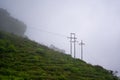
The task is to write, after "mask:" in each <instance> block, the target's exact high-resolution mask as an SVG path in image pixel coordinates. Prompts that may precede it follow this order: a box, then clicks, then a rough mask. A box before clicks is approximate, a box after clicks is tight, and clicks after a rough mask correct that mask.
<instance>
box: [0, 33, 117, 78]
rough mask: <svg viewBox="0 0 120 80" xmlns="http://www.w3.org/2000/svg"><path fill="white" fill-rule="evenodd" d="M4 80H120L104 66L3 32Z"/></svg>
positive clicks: (0, 64) (0, 69)
mask: <svg viewBox="0 0 120 80" xmlns="http://www.w3.org/2000/svg"><path fill="white" fill-rule="evenodd" d="M0 80H117V77H116V76H114V75H113V74H112V73H110V72H109V71H107V70H105V69H103V68H102V67H101V66H92V65H90V64H87V63H86V62H84V61H81V60H79V59H73V58H72V57H71V56H70V55H66V54H64V53H60V52H57V51H54V50H52V49H49V48H48V47H46V46H43V45H40V44H38V43H36V42H34V41H31V40H29V39H27V38H22V37H19V36H16V35H14V34H9V33H5V32H0Z"/></svg>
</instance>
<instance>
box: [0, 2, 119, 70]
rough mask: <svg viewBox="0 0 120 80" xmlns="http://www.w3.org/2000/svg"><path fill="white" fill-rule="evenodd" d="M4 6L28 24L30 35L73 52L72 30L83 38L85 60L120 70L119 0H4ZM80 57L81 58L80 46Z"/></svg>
mask: <svg viewBox="0 0 120 80" xmlns="http://www.w3.org/2000/svg"><path fill="white" fill-rule="evenodd" d="M0 8H4V9H6V10H7V11H8V12H10V13H11V15H12V16H14V17H16V18H18V19H19V20H21V21H23V22H24V23H25V24H26V25H27V31H26V35H27V36H28V37H29V38H30V39H32V40H35V41H37V42H39V43H42V44H45V45H47V46H50V45H51V44H53V45H55V46H56V47H58V48H60V49H64V50H65V51H66V53H67V54H69V53H70V52H69V39H68V38H67V37H69V36H70V33H71V32H74V33H76V37H77V41H80V40H83V41H84V43H85V45H84V60H85V61H86V62H88V63H91V64H95V65H101V66H103V67H104V68H106V69H111V70H113V71H119V72H120V62H119V60H120V22H119V21H120V1H119V0H0ZM76 47H77V49H76V50H77V54H76V56H77V58H80V46H79V45H77V44H76Z"/></svg>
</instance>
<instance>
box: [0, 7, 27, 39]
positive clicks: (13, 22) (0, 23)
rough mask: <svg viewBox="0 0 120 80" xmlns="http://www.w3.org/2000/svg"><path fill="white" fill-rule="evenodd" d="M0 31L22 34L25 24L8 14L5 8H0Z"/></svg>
mask: <svg viewBox="0 0 120 80" xmlns="http://www.w3.org/2000/svg"><path fill="white" fill-rule="evenodd" d="M0 31H6V32H10V33H13V34H17V35H19V36H23V35H24V33H25V31H26V25H25V24H24V23H23V22H21V21H19V20H17V19H15V18H13V17H12V16H10V14H9V13H8V12H7V11H6V10H4V9H2V8H0ZM0 37H1V36H0Z"/></svg>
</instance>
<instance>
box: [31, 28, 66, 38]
mask: <svg viewBox="0 0 120 80" xmlns="http://www.w3.org/2000/svg"><path fill="white" fill-rule="evenodd" d="M31 28H33V27H31ZM33 29H35V28H33ZM35 30H40V31H42V32H46V33H49V34H52V35H56V36H61V37H66V38H67V36H66V35H63V34H59V33H55V32H50V31H46V30H43V29H40V28H36V29H35Z"/></svg>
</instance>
